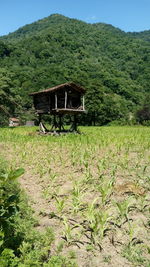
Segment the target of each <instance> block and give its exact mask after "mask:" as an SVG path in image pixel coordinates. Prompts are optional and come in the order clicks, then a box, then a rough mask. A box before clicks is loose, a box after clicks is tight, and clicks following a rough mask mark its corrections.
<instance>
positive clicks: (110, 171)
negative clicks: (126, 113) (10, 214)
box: [0, 126, 150, 267]
mask: <svg viewBox="0 0 150 267" xmlns="http://www.w3.org/2000/svg"><path fill="white" fill-rule="evenodd" d="M80 131H81V134H67V135H62V136H40V135H38V134H37V128H36V127H18V128H13V129H8V128H3V129H0V155H1V156H2V157H4V158H5V159H6V160H7V161H8V162H9V167H10V168H11V169H17V168H20V167H21V168H24V169H25V173H24V175H23V176H22V177H20V178H19V179H18V182H19V183H20V186H21V188H22V189H23V190H24V191H25V193H26V194H27V196H28V198H29V203H30V206H31V207H32V209H33V211H34V213H33V216H34V217H35V218H36V219H37V221H38V223H37V224H36V225H35V228H36V230H37V231H39V232H43V231H45V230H46V228H49V227H50V228H51V229H52V231H53V233H54V240H53V242H52V244H51V247H50V250H51V255H65V256H66V257H70V258H71V261H72V265H68V266H79V267H83V266H86V267H99V266H114V267H115V266H146V267H148V266H150V194H149V192H150V128H148V127H138V126H137V127H80ZM35 266H36V265H35ZM37 266H38V265H37ZM44 266H47V265H44ZM49 266H56V265H49ZM60 266H61V265H60ZM63 266H66V267H68V266H67V265H63Z"/></svg>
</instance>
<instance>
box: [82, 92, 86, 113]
mask: <svg viewBox="0 0 150 267" xmlns="http://www.w3.org/2000/svg"><path fill="white" fill-rule="evenodd" d="M82 101H83V110H84V109H85V107H84V95H83V98H82Z"/></svg>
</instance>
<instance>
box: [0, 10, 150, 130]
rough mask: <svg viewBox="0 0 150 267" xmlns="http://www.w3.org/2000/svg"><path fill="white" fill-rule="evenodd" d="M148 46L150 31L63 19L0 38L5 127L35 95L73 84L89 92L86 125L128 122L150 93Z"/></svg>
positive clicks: (0, 103)
mask: <svg viewBox="0 0 150 267" xmlns="http://www.w3.org/2000/svg"><path fill="white" fill-rule="evenodd" d="M148 40H149V31H146V32H145V34H144V32H142V33H137V34H136V33H125V32H123V31H121V30H119V29H117V28H115V27H113V26H112V25H107V24H103V23H96V24H87V23H85V22H82V21H79V20H76V19H70V18H67V17H64V16H62V15H58V14H54V15H51V16H49V17H47V18H45V19H42V20H39V21H37V22H35V23H32V24H30V25H26V26H24V27H22V28H20V29H18V30H17V31H15V32H14V33H11V34H8V35H7V36H2V37H0V114H1V118H0V120H1V123H2V121H3V120H4V117H6V118H7V117H8V114H10V115H11V116H12V115H17V114H18V115H20V116H22V114H23V113H24V112H27V111H28V110H29V109H30V108H31V106H32V99H30V97H29V96H28V94H29V93H30V92H33V91H38V90H41V89H44V88H49V87H52V86H54V85H58V84H60V83H64V82H70V81H73V82H75V83H78V84H80V85H81V86H84V87H85V88H87V92H86V109H87V110H88V114H87V115H85V116H84V117H83V118H82V122H84V123H88V124H90V123H91V121H92V120H93V117H94V120H95V119H96V123H97V124H99V125H102V124H106V123H108V122H110V121H113V120H128V119H129V117H131V115H132V114H134V113H135V111H136V110H137V109H139V107H140V106H141V105H142V104H143V101H144V98H145V97H146V96H147V95H148V94H149V93H150V45H149V41H148ZM4 110H5V111H4ZM4 114H5V115H4Z"/></svg>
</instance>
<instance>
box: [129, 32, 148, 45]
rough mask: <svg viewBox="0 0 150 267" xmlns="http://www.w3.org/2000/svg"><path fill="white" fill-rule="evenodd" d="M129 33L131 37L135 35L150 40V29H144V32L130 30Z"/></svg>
mask: <svg viewBox="0 0 150 267" xmlns="http://www.w3.org/2000/svg"><path fill="white" fill-rule="evenodd" d="M129 35H130V36H131V37H135V38H138V39H142V40H144V41H148V42H150V30H149V31H142V32H130V33H129Z"/></svg>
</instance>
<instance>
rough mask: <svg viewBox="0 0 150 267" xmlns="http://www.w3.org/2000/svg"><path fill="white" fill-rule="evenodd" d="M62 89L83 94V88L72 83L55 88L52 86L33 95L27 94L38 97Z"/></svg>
mask: <svg viewBox="0 0 150 267" xmlns="http://www.w3.org/2000/svg"><path fill="white" fill-rule="evenodd" d="M64 88H70V89H74V90H76V91H78V92H80V93H83V94H84V93H85V91H86V90H85V88H83V87H81V86H80V85H77V84H75V83H73V82H71V83H63V84H60V85H57V86H54V87H51V88H48V89H45V90H42V91H39V92H34V93H31V94H29V95H30V96H32V95H39V94H43V93H49V92H53V91H57V90H59V89H64Z"/></svg>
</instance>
